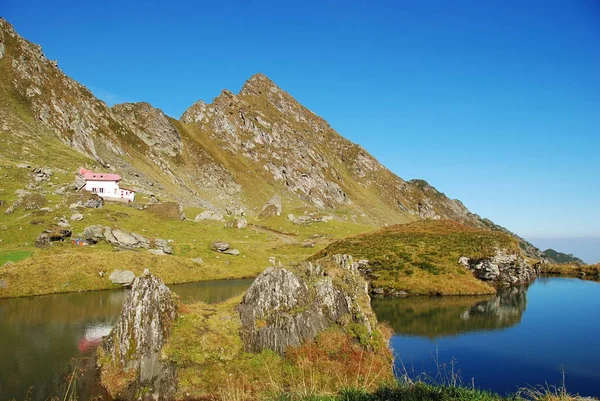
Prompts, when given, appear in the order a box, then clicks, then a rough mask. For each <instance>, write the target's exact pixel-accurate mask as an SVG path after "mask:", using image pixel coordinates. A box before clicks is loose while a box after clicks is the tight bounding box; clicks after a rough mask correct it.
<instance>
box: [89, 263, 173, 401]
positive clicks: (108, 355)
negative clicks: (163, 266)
mask: <svg viewBox="0 0 600 401" xmlns="http://www.w3.org/2000/svg"><path fill="white" fill-rule="evenodd" d="M177 305H178V300H177V296H176V295H174V294H173V293H172V292H171V290H169V288H168V287H167V286H166V285H165V284H164V283H163V282H162V280H161V279H159V278H158V277H156V276H154V275H152V274H151V273H150V272H149V271H148V270H145V271H144V274H142V275H141V276H140V277H138V278H136V279H135V281H134V282H133V286H132V287H131V292H130V294H129V297H128V298H127V299H126V300H125V302H124V303H123V309H122V310H121V315H120V316H119V320H118V322H117V324H116V325H115V327H114V328H113V329H112V331H111V332H110V334H109V335H108V336H107V337H105V338H104V339H103V341H102V346H101V347H100V349H99V351H98V354H99V359H98V364H99V365H100V367H101V376H100V379H101V383H102V385H103V386H104V387H105V388H106V389H107V390H108V392H109V394H110V395H111V397H113V398H115V399H126V400H134V399H135V400H169V399H173V397H174V394H175V391H176V388H177V377H176V370H175V367H174V366H172V365H171V364H170V363H168V362H167V361H166V360H164V359H163V357H162V355H161V354H162V348H163V346H164V345H165V343H166V341H167V338H168V336H169V334H170V330H171V327H172V324H173V321H174V320H175V318H176V317H177Z"/></svg>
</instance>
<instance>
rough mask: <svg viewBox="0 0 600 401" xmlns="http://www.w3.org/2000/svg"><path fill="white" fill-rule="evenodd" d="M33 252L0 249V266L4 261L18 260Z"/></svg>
mask: <svg viewBox="0 0 600 401" xmlns="http://www.w3.org/2000/svg"><path fill="white" fill-rule="evenodd" d="M32 254H33V252H32V251H0V267H2V266H4V264H5V263H6V262H19V261H21V260H23V259H27V258H28V257H30V256H31V255H32Z"/></svg>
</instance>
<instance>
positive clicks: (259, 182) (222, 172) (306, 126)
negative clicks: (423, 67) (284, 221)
mask: <svg viewBox="0 0 600 401" xmlns="http://www.w3.org/2000/svg"><path fill="white" fill-rule="evenodd" d="M0 41H1V42H2V51H1V52H0V53H1V54H2V57H1V59H0V71H1V72H2V81H1V83H0V95H1V96H2V107H1V110H0V116H2V121H3V122H4V121H13V123H12V124H8V123H6V124H3V125H2V126H0V129H1V130H2V134H1V135H2V136H3V137H5V138H10V139H8V141H9V142H11V146H12V147H14V145H15V143H19V144H20V143H25V142H27V141H29V142H32V141H33V142H37V143H43V144H47V143H48V144H49V143H53V144H55V145H53V146H57V147H60V148H61V150H60V152H63V153H65V154H72V153H73V152H74V151H75V152H76V153H77V154H78V155H77V156H76V157H72V158H70V159H69V160H70V161H69V162H68V163H64V161H63V160H62V158H61V159H58V158H56V159H54V160H53V159H52V158H46V159H44V163H45V164H46V165H48V166H50V167H59V166H61V165H64V166H63V167H68V170H70V171H73V169H74V164H75V163H71V161H74V160H77V161H78V162H80V163H82V164H86V165H87V166H88V167H89V168H92V169H94V168H95V169H103V170H110V171H114V172H118V173H119V174H120V175H122V176H123V177H124V180H125V181H126V182H127V183H128V184H129V185H131V186H133V187H134V188H135V189H136V190H137V191H138V193H139V194H140V195H148V196H149V195H154V196H157V197H159V198H161V199H173V200H176V201H178V202H180V203H184V204H187V205H195V206H200V207H203V208H210V209H219V210H221V211H223V212H227V213H229V214H241V213H244V214H246V215H249V216H258V215H259V213H260V211H261V209H262V206H263V205H264V204H265V203H266V202H267V201H268V200H269V199H271V198H272V197H273V195H279V196H280V197H281V198H282V200H283V206H284V215H286V214H288V213H290V212H293V213H300V214H302V213H320V214H330V215H331V216H332V217H334V218H338V219H347V220H352V221H360V222H363V223H369V224H374V225H385V224H396V223H407V222H411V221H414V220H419V219H451V220H454V221H457V222H460V223H462V224H466V225H469V226H473V227H478V228H490V229H492V230H499V229H502V228H501V227H498V226H496V225H494V224H493V223H491V222H490V223H488V222H487V221H484V220H482V219H481V218H480V217H479V216H477V215H475V214H473V213H471V212H469V210H468V209H467V208H465V206H464V205H463V204H462V203H461V202H460V201H458V200H452V199H449V198H448V197H447V196H446V195H444V194H443V193H441V192H439V191H437V190H436V189H435V188H433V187H432V186H430V185H429V184H428V183H427V182H425V181H423V180H412V181H405V180H403V179H401V178H400V177H398V176H396V175H395V174H393V173H392V172H391V171H389V170H388V169H386V168H385V167H384V166H382V165H381V164H380V163H379V162H378V161H377V160H376V159H375V158H373V157H372V156H371V155H370V154H368V152H366V151H365V150H364V149H363V148H362V147H360V146H359V145H357V144H354V143H352V142H350V141H348V140H346V139H345V138H343V137H342V136H340V135H339V134H338V133H337V132H335V131H334V130H333V129H332V128H331V127H330V126H329V125H328V124H327V122H326V121H324V120H323V119H322V118H320V117H318V116H317V115H315V114H314V113H313V112H311V111H310V110H308V109H306V108H305V107H303V106H302V105H301V104H299V103H298V102H297V101H296V100H295V99H293V97H292V96H291V95H289V94H288V93H286V92H285V91H283V90H282V89H281V88H279V87H278V86H277V85H275V84H274V83H273V82H272V81H271V80H269V79H268V78H267V77H266V76H264V75H262V74H257V75H254V76H253V77H251V78H250V79H249V80H248V81H247V82H246V83H245V84H244V86H243V87H242V89H241V91H240V92H239V94H237V95H236V94H234V93H232V92H230V91H228V90H223V92H222V93H221V94H220V95H219V96H218V97H217V98H215V99H214V101H213V102H212V103H211V104H206V103H204V102H202V101H199V102H197V103H195V104H194V105H192V106H191V107H190V108H189V109H188V110H186V112H185V113H184V114H183V115H182V116H181V118H180V120H175V119H172V118H170V117H168V116H166V115H165V114H164V113H163V112H162V111H161V110H159V109H156V108H154V107H152V106H151V105H149V104H147V103H136V104H121V105H115V106H113V107H108V106H107V105H106V104H105V103H104V102H102V101H101V100H99V99H97V98H96V97H95V96H94V95H93V94H92V93H91V92H90V91H89V90H87V89H86V88H85V87H84V86H82V85H81V84H79V83H77V82H76V81H74V80H73V79H71V78H69V77H68V76H66V75H65V74H64V73H63V72H62V71H61V70H60V69H59V68H58V65H57V63H55V62H52V61H49V60H48V59H47V58H46V57H45V56H44V54H43V52H42V50H41V48H40V47H39V46H37V45H35V44H32V43H30V42H28V41H26V40H25V39H23V38H21V37H20V36H19V35H18V34H17V33H16V32H15V31H14V29H13V28H12V26H11V25H10V24H9V23H8V22H6V21H5V20H3V19H0ZM28 126H29V127H32V128H28V129H24V127H28ZM60 144H62V145H63V146H62V147H61V146H60ZM41 151H42V150H41V149H33V150H31V152H32V153H31V159H33V160H36V161H37V158H38V153H39V152H41ZM36 152H37V153H36ZM25 154H27V153H25ZM6 155H7V156H5V157H6V160H4V162H5V163H8V164H11V163H12V164H17V163H19V162H20V161H21V158H22V156H23V153H19V152H13V153H7V154H6ZM522 248H523V249H525V250H526V252H527V253H528V254H529V255H530V256H532V257H538V256H539V251H538V250H537V249H536V248H534V247H533V246H530V244H526V243H524V244H523V246H522Z"/></svg>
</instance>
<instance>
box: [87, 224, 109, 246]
mask: <svg viewBox="0 0 600 401" xmlns="http://www.w3.org/2000/svg"><path fill="white" fill-rule="evenodd" d="M104 229H105V228H104V227H102V226H99V225H93V226H88V227H86V228H84V229H83V237H84V238H85V239H86V240H87V242H88V243H91V244H96V243H98V242H99V241H100V240H102V239H103V238H104Z"/></svg>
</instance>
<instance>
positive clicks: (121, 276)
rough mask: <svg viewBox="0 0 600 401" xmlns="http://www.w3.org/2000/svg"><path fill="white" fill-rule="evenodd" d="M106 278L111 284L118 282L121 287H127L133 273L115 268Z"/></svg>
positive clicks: (131, 280)
mask: <svg viewBox="0 0 600 401" xmlns="http://www.w3.org/2000/svg"><path fill="white" fill-rule="evenodd" d="M108 279H109V280H110V281H111V283H113V284H120V285H122V286H123V287H129V286H130V285H131V284H132V283H133V280H135V273H134V272H132V271H130V270H121V269H117V270H114V271H113V272H112V273H110V276H108Z"/></svg>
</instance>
